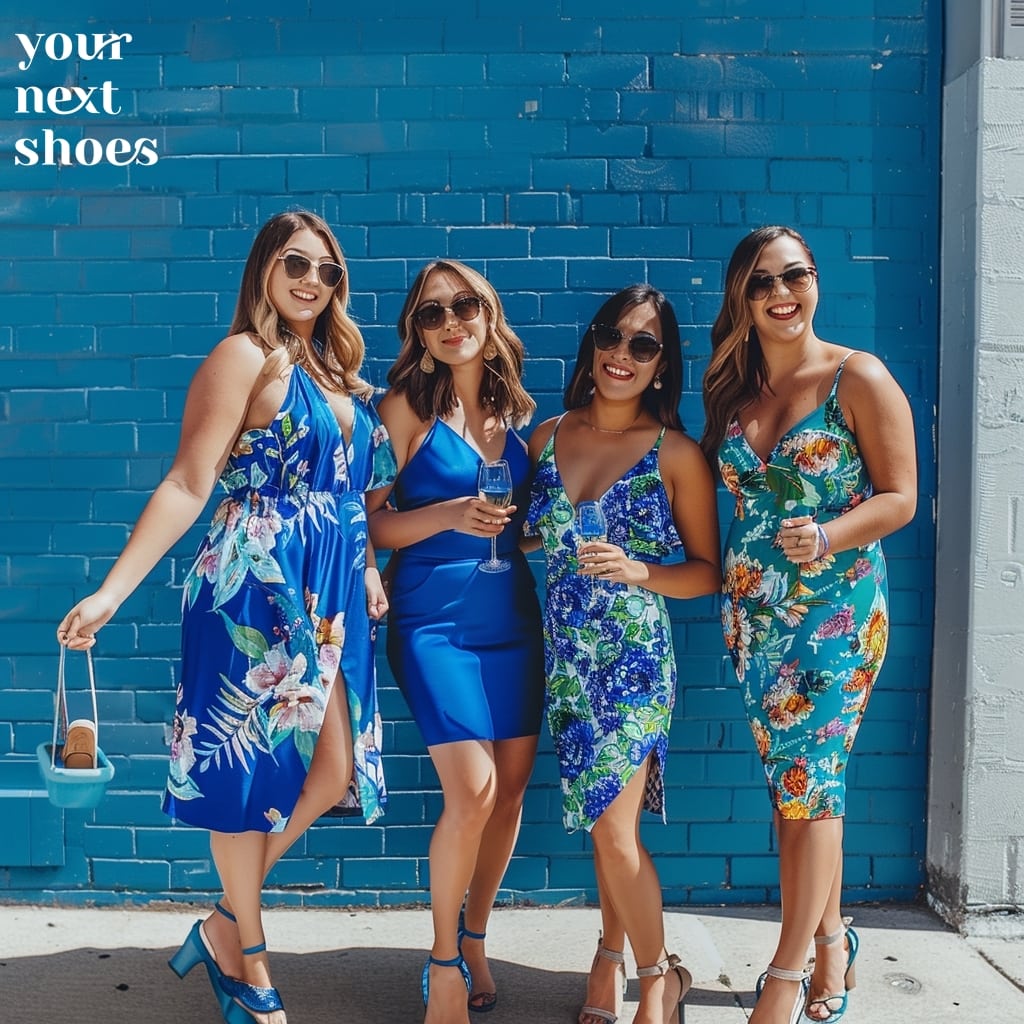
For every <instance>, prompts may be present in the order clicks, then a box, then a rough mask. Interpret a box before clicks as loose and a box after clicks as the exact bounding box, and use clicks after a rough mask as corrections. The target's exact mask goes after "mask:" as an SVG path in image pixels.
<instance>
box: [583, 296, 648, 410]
mask: <svg viewBox="0 0 1024 1024" xmlns="http://www.w3.org/2000/svg"><path fill="white" fill-rule="evenodd" d="M615 326H616V327H617V328H618V329H619V331H621V333H622V340H621V341H620V342H619V343H618V345H616V346H615V348H613V349H607V350H605V351H602V350H601V349H599V348H598V347H597V346H596V345H595V346H594V360H593V365H592V368H591V374H592V375H593V378H594V387H595V389H596V390H597V391H599V392H600V393H601V394H602V395H603V396H604V397H605V398H609V399H615V400H620V401H621V400H623V399H629V398H634V397H636V396H637V395H641V394H643V392H644V391H645V390H646V389H647V387H648V385H649V384H650V383H651V381H653V380H654V378H655V377H656V376H657V375H658V373H659V372H660V371H661V370H662V367H663V362H662V358H661V356H656V357H655V358H654V359H652V360H650V362H647V363H642V362H639V361H638V360H636V359H634V358H633V356H632V355H631V354H630V351H629V339H630V338H632V337H633V335H634V334H639V333H641V332H643V333H645V334H653V335H654V337H655V338H657V339H658V341H660V342H662V343H663V344H664V339H663V338H662V336H661V317H660V316H659V315H658V310H657V309H656V308H655V306H654V304H653V303H651V302H641V303H640V304H639V305H636V306H629V307H627V308H626V309H624V310H623V311H622V315H621V316H620V317H619V319H618V321H617V322H616V324H615Z"/></svg>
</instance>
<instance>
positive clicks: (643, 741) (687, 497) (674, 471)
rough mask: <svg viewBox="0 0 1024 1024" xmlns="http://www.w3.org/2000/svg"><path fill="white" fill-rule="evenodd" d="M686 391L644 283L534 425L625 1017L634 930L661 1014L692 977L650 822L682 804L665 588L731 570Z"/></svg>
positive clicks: (607, 960) (579, 818) (591, 998)
mask: <svg viewBox="0 0 1024 1024" xmlns="http://www.w3.org/2000/svg"><path fill="white" fill-rule="evenodd" d="M681 390H682V355H681V351H680V341H679V327H678V324H677V323H676V318H675V313H674V311H673V309H672V306H671V305H670V304H669V303H668V301H667V300H666V299H665V297H664V296H663V295H662V294H661V293H660V292H659V291H657V290H656V289H654V288H651V287H650V286H648V285H634V286H632V287H630V288H627V289H624V290H623V291H621V292H618V293H617V294H616V295H614V296H612V297H611V298H610V299H608V301H607V302H605V303H604V305H603V306H602V307H601V308H600V309H599V310H598V312H597V315H596V316H595V317H594V320H593V321H592V323H591V324H590V326H589V327H588V328H587V330H586V332H585V333H584V335H583V340H582V342H581V345H580V350H579V354H578V356H577V360H576V367H575V370H574V372H573V376H572V379H571V381H570V382H569V385H568V387H567V388H566V391H565V406H566V409H567V410H568V411H567V412H566V413H565V414H564V415H562V416H560V417H558V418H557V419H554V420H548V421H547V422H545V423H542V424H541V425H540V426H539V427H538V428H537V429H536V431H534V434H533V437H532V438H531V441H530V451H531V455H532V457H533V459H534V462H535V463H536V466H537V471H536V477H535V479H534V484H533V490H532V496H531V502H530V509H529V513H528V515H527V530H528V532H531V533H539V534H540V537H541V539H542V543H543V547H544V554H545V557H546V560H547V601H546V609H545V617H544V641H545V663H546V664H545V667H546V674H547V696H546V713H547V719H548V725H549V727H550V730H551V735H552V737H553V739H554V742H555V750H556V752H557V754H558V761H559V765H560V769H561V777H562V794H563V803H564V821H565V826H566V828H567V829H569V830H570V831H574V830H576V829H579V828H583V829H586V830H587V831H589V832H590V835H591V838H592V840H593V843H594V861H595V868H596V872H597V883H598V892H599V895H600V900H601V915H602V921H603V925H604V928H603V938H602V940H601V941H600V942H599V944H598V955H596V956H595V958H594V963H593V966H592V970H591V978H590V982H589V983H588V987H587V998H586V1002H585V1004H584V1006H583V1009H582V1010H581V1011H580V1017H579V1019H580V1022H581V1024H592V1022H593V1024H601V1022H607V1021H609V1020H614V1019H615V1017H616V1016H617V1015H618V1012H619V1004H620V1000H621V991H622V990H621V987H620V984H621V982H620V978H621V975H620V973H619V966H620V965H621V963H622V952H621V951H622V948H623V943H624V940H625V938H626V937H628V938H629V941H630V945H631V946H632V949H633V953H634V956H635V957H636V962H637V964H639V965H641V967H640V969H639V970H638V976H639V977H640V978H641V986H640V1007H641V1009H640V1016H641V1017H642V1018H643V1019H645V1020H646V1019H650V1020H658V1021H674V1020H677V1019H678V1014H679V1003H680V1002H681V1001H682V999H683V997H684V996H685V995H686V992H687V990H688V989H689V986H690V975H689V972H687V971H686V969H685V968H683V967H682V966H680V963H679V958H678V957H676V956H674V955H672V956H669V955H668V954H667V953H666V951H665V933H664V926H663V923H662V908H661V886H660V883H659V881H658V876H657V873H656V871H655V868H654V864H653V862H652V861H651V858H650V855H649V854H648V852H647V850H646V849H645V848H644V846H643V844H642V843H641V842H640V836H639V819H640V812H641V810H642V809H644V808H647V809H649V810H652V811H655V812H656V813H659V814H661V815H662V816H663V817H664V810H665V807H664V767H665V757H666V753H667V749H668V730H669V724H670V722H671V718H672V706H673V703H674V700H675V684H676V671H675V658H674V655H673V650H672V637H671V626H670V623H669V618H668V613H667V610H666V608H665V600H664V599H665V597H696V596H698V595H701V594H707V593H711V592H712V591H713V590H715V589H717V586H718V581H719V575H718V572H719V568H718V565H719V560H718V530H717V518H716V514H715V498H714V485H713V483H712V478H711V474H710V472H709V470H708V467H707V465H706V464H705V462H704V460H703V458H702V457H701V454H700V449H699V448H698V447H697V445H696V444H695V443H694V442H693V441H691V440H690V439H689V438H688V437H686V436H685V435H684V434H683V432H682V428H681V424H680V422H679V414H678V405H679V399H680V394H681ZM587 500H590V501H595V500H596V501H598V502H599V503H600V505H601V508H602V509H603V511H604V515H605V518H606V520H607V539H606V540H596V541H591V542H589V543H586V542H581V540H580V539H579V537H578V535H577V532H576V529H575V524H574V513H575V511H576V508H577V506H578V505H579V504H580V502H583V501H587ZM683 551H685V554H686V557H685V560H683V559H682V558H681V557H680V556H681V554H682V552H683Z"/></svg>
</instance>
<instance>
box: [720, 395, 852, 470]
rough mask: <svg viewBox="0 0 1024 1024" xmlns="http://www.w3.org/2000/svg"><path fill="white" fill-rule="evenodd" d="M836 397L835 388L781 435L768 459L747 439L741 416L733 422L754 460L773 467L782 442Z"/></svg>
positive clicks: (736, 417) (735, 417) (734, 418)
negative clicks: (773, 461)
mask: <svg viewBox="0 0 1024 1024" xmlns="http://www.w3.org/2000/svg"><path fill="white" fill-rule="evenodd" d="M834 397H835V388H834V387H833V389H832V390H831V391H830V392H829V393H828V395H826V397H825V401H823V402H819V403H818V404H817V405H816V406H815V407H814V408H813V409H811V411H810V412H808V413H807V414H806V415H804V416H801V417H800V419H798V420H797V421H796V423H794V424H793V426H791V427H790V428H789V429H788V430H786V431H785V432H784V433H782V434H780V435H779V439H778V440H777V441H776V442H775V444H774V445H773V446H772V449H771V451H770V452H768V458H766V459H763V458H761V456H760V455H758V453H757V452H756V451H755V449H754V446H753V445H752V444H751V443H750V440H749V439H748V438H747V432H746V430H744V429H743V426H742V424H741V423H740V418H739V415H736V416H734V417H733V420H732V421H733V423H735V424H736V426H737V427H738V428H739V432H740V437H742V438H743V443H744V444H745V445H746V447H747V451H748V452H750V454H751V455H753V456H754V458H755V459H757V461H758V462H759V463H761V465H762V466H769V465H771V462H772V460H773V459H774V458H775V453H776V452H777V451H778V450H779V448H780V447H781V446H782V442H783V441H785V440H786V438H787V437H789V435H790V434H794V433H796V431H797V430H799V429H800V427H802V426H803V425H804V423H806V422H807V420H809V419H810V418H811V417H812V416H814V415H815V414H816V413H819V412H821V410H822V409H824V408H825V406H826V405H828V403H829V402H830V401H832V399H833V398H834Z"/></svg>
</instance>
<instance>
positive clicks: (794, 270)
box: [747, 267, 818, 302]
mask: <svg viewBox="0 0 1024 1024" xmlns="http://www.w3.org/2000/svg"><path fill="white" fill-rule="evenodd" d="M817 276H818V272H817V271H816V270H815V269H814V267H791V268H790V269H789V270H786V271H783V273H781V274H752V275H751V276H750V280H749V281H747V298H748V299H753V300H754V301H755V302H758V301H760V300H761V299H767V298H768V296H769V295H771V293H772V292H773V291H775V282H776V281H781V282H782V283H783V284H784V285H785V286H786V289H787V291H791V292H798V293H799V292H806V291H808V290H809V289H810V287H811V285H812V284H814V282H815V279H816V278H817Z"/></svg>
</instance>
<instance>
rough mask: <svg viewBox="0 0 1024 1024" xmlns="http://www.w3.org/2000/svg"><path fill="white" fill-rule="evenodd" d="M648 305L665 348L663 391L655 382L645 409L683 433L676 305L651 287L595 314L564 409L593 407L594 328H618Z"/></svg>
mask: <svg viewBox="0 0 1024 1024" xmlns="http://www.w3.org/2000/svg"><path fill="white" fill-rule="evenodd" d="M645 302H649V303H650V304H651V305H652V306H654V308H655V310H657V313H658V319H659V320H660V321H661V345H662V348H661V355H660V356H658V359H659V362H660V372H659V373H658V374H657V377H656V378H655V379H657V380H660V381H661V387H660V388H656V387H654V380H652V381H651V383H650V384H648V385H647V388H646V390H645V391H644V393H643V396H642V398H643V404H644V408H645V409H647V410H648V412H650V413H651V414H652V415H653V416H654V417H655V418H656V419H657V420H658V422H659V423H661V424H662V426H665V427H672V428H673V429H675V430H682V429H683V423H682V420H680V418H679V400H680V398H682V394H683V353H682V345H681V342H680V340H679V321H678V320H677V319H676V311H675V310H674V309H673V308H672V303H671V302H669V301H668V299H666V298H665V296H664V295H663V294H662V293H661V292H659V291H658V289H657V288H654V287H653V286H651V285H649V284H633V285H630V286H629V287H628V288H623V289H622V291H619V292H616V293H615V294H614V295H613V296H612V297H611V298H610V299H606V300H605V301H604V303H603V304H602V305H601V308H600V309H599V310H598V311H597V312H596V313H595V314H594V319H593V320H591V321H590V323H589V324H588V325H587V329H586V330H585V331H584V332H583V337H582V338H581V339H580V347H579V350H578V352H577V353H576V365H575V366H574V367H573V371H572V376H571V377H570V378H569V383H568V384H567V385H566V387H565V391H564V393H563V394H562V405H564V406H565V408H566V409H579V408H580V407H581V406H584V405H590V401H591V399H592V398H593V397H594V378H593V377H592V376H591V371H592V367H593V365H594V325H595V324H608V325H610V326H614V325H615V324H617V323H618V322H619V320H620V319H621V318H622V315H623V314H624V313H625V312H626V310H627V309H632V308H633V307H634V306H642V305H643V304H644V303H645Z"/></svg>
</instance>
